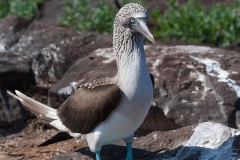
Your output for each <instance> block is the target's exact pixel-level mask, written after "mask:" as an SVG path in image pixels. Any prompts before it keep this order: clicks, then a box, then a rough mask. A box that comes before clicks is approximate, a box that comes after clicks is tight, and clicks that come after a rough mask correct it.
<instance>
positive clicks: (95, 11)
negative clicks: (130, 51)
mask: <svg viewBox="0 0 240 160" xmlns="http://www.w3.org/2000/svg"><path fill="white" fill-rule="evenodd" d="M129 2H134V1H130V0H100V1H96V0H81V1H80V0H24V1H22V0H1V1H0V18H4V17H6V16H8V15H11V14H16V15H19V16H22V17H25V18H27V19H36V20H40V21H43V22H45V23H50V24H56V25H61V26H65V27H69V28H72V29H74V30H87V31H97V32H100V33H104V34H111V33H112V22H113V20H114V16H115V14H116V12H117V11H118V10H119V8H120V7H121V6H123V5H124V4H126V3H129ZM135 2H138V3H141V4H143V5H144V6H146V8H147V9H148V10H149V14H150V20H149V24H150V26H151V30H152V31H153V33H154V36H155V37H156V38H157V39H165V40H178V41H183V42H190V43H201V44H211V45H215V46H227V45H230V44H232V43H238V42H239V41H240V38H239V37H240V20H239V19H240V16H239V14H240V1H239V0H235V1H234V0H148V1H146V0H139V1H135Z"/></svg>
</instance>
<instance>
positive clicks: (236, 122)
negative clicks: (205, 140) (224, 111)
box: [228, 98, 240, 129]
mask: <svg viewBox="0 0 240 160" xmlns="http://www.w3.org/2000/svg"><path fill="white" fill-rule="evenodd" d="M233 107H234V110H233V111H232V113H231V116H230V117H229V119H228V125H229V127H231V128H237V129H240V98H239V99H237V100H236V102H235V104H234V106H233Z"/></svg>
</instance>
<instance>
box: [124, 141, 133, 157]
mask: <svg viewBox="0 0 240 160" xmlns="http://www.w3.org/2000/svg"><path fill="white" fill-rule="evenodd" d="M126 160H133V154H132V143H127V157H126Z"/></svg>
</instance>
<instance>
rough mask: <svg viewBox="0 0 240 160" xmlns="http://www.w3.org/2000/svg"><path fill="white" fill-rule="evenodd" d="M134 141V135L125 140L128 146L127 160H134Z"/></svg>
mask: <svg viewBox="0 0 240 160" xmlns="http://www.w3.org/2000/svg"><path fill="white" fill-rule="evenodd" d="M133 139H134V133H133V134H131V135H130V136H129V137H127V138H125V139H124V141H125V143H126V145H127V157H126V160H133V154H132V143H133Z"/></svg>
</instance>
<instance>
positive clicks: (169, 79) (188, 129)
mask: <svg viewBox="0 0 240 160" xmlns="http://www.w3.org/2000/svg"><path fill="white" fill-rule="evenodd" d="M54 2H55V3H54ZM58 2H59V1H58ZM58 2H57V1H54V0H49V1H47V3H50V4H51V6H58ZM150 2H153V1H150ZM182 2H184V1H182ZM202 2H203V3H204V4H209V2H210V1H204V0H203V1H202ZM211 2H212V1H211ZM222 2H224V3H225V2H229V1H222ZM52 3H54V4H52ZM164 3H165V2H164ZM149 5H150V3H149ZM45 7H49V6H48V5H46V6H45ZM56 8H57V7H56ZM43 10H45V11H46V10H49V9H46V8H43ZM46 12H47V11H46ZM48 12H49V14H50V13H51V10H49V11H48ZM43 15H48V13H43ZM48 18H49V17H48ZM43 19H44V16H43ZM42 21H43V22H39V21H28V20H25V19H22V18H19V17H16V16H10V17H7V18H5V19H3V20H0V37H1V38H0V55H1V58H0V125H1V127H0V159H14V160H15V159H40V160H44V159H49V158H51V157H52V159H58V160H59V159H92V158H94V155H93V154H92V153H91V152H90V151H89V150H88V149H87V147H86V145H85V144H83V143H81V142H78V141H76V140H68V141H65V142H61V143H57V144H53V145H49V146H47V147H37V146H38V145H39V144H41V143H42V142H44V141H45V140H46V139H48V138H50V137H51V136H53V135H54V134H55V133H57V131H56V130H55V129H53V128H51V127H49V126H47V125H45V124H43V123H42V122H39V121H38V120H37V119H36V118H34V116H33V115H32V114H30V113H29V112H27V111H26V110H25V109H24V108H23V107H22V106H21V105H20V104H19V103H18V102H17V101H15V100H14V99H12V98H11V97H9V96H8V95H7V93H6V89H8V90H14V89H19V90H21V91H23V92H25V93H26V94H27V95H30V96H33V97H34V98H35V99H37V100H39V101H40V102H43V103H45V104H48V105H51V106H52V107H55V108H57V106H58V104H60V103H61V102H62V101H63V100H64V99H66V97H67V96H69V95H70V94H71V93H72V92H73V91H74V90H75V87H76V84H81V83H83V82H85V81H86V80H87V79H90V78H99V77H100V76H102V75H113V74H114V72H115V71H116V66H115V63H114V57H113V53H112V49H111V48H106V47H111V41H112V38H111V36H104V35H100V34H98V33H94V32H91V33H90V32H89V33H87V32H75V31H72V30H69V29H66V28H62V27H59V26H56V25H50V24H47V23H54V21H53V19H50V20H46V19H45V20H42ZM98 48H105V49H98ZM96 49H98V50H96ZM146 54H147V61H148V64H149V69H150V72H151V73H153V74H154V76H155V79H156V81H155V84H156V85H155V96H154V101H153V103H152V107H151V110H150V112H149V114H148V116H147V118H146V120H145V121H144V123H143V125H142V126H141V127H140V129H139V130H138V131H137V133H136V138H135V143H134V151H133V152H134V157H135V158H136V159H174V158H175V159H176V158H177V159H214V160H215V159H216V160H217V159H232V158H233V159H237V158H240V144H239V141H240V138H239V134H240V133H239V130H235V129H239V128H240V81H239V77H240V75H239V74H240V72H239V68H240V66H239V64H240V63H239V60H240V53H239V46H238V44H232V45H231V46H228V47H226V48H225V49H219V48H216V47H214V46H208V47H206V45H204V46H202V45H201V44H194V45H193V44H189V43H184V42H173V41H166V40H160V41H158V42H157V44H156V45H153V46H146ZM62 77H63V78H62ZM48 91H49V92H48ZM204 122H207V123H204ZM210 122H215V123H210ZM233 128H235V129H233ZM160 131H162V132H160ZM201 133H203V134H201ZM74 151H76V152H74ZM125 152H126V151H125V147H123V143H122V142H118V143H117V144H116V145H108V146H106V147H104V148H103V153H102V154H103V157H104V159H124V156H125ZM63 153H64V154H63Z"/></svg>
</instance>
